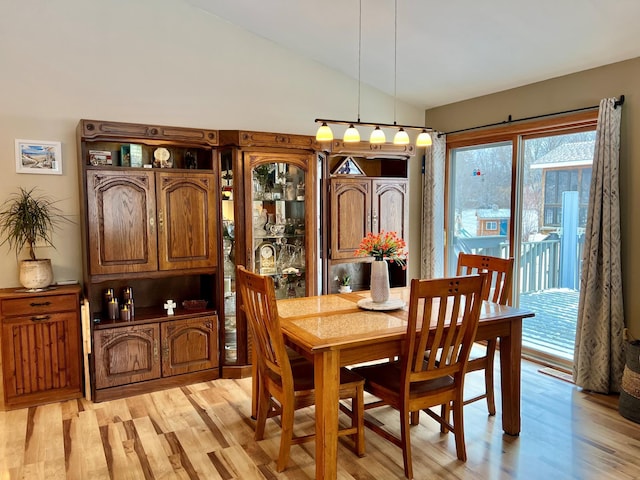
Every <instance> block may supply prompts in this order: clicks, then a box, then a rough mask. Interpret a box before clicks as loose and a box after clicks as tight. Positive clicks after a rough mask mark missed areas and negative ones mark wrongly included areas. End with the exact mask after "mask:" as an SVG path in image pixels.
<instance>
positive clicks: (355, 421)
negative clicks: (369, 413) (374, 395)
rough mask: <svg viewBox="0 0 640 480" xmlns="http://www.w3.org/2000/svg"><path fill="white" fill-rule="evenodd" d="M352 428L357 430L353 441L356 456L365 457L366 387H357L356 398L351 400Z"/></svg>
mask: <svg viewBox="0 0 640 480" xmlns="http://www.w3.org/2000/svg"><path fill="white" fill-rule="evenodd" d="M351 412H352V413H351V427H355V428H356V433H355V435H354V436H353V441H354V443H355V447H356V455H358V456H359V457H364V454H365V451H364V385H359V386H358V387H356V396H355V397H354V398H352V399H351Z"/></svg>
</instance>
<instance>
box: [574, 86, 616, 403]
mask: <svg viewBox="0 0 640 480" xmlns="http://www.w3.org/2000/svg"><path fill="white" fill-rule="evenodd" d="M615 101H616V99H615V98H607V99H604V100H602V101H601V102H600V112H599V114H598V126H597V129H596V147H595V153H594V158H593V170H592V177H591V190H590V193H589V209H588V216H587V225H586V229H585V241H584V254H583V258H582V262H583V263H582V278H581V279H580V301H579V304H578V325H577V331H576V343H575V352H574V366H573V378H574V381H575V383H576V384H577V385H578V386H580V387H582V388H584V389H585V390H592V391H595V392H600V393H613V392H619V391H620V382H621V379H622V372H623V370H624V354H623V342H624V338H623V331H624V317H623V309H622V273H621V263H620V207H619V203H620V202H619V201H620V195H619V193H620V189H619V181H618V179H619V169H618V167H619V157H620V115H621V110H622V108H621V107H616V105H615Z"/></svg>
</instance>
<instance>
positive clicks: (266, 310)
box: [236, 265, 365, 472]
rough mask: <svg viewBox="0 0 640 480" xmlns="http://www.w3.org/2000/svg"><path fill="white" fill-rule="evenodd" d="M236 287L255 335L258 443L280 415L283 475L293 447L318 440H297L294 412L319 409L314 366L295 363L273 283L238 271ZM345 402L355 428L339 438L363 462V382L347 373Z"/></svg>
mask: <svg viewBox="0 0 640 480" xmlns="http://www.w3.org/2000/svg"><path fill="white" fill-rule="evenodd" d="M236 281H237V282H238V289H239V291H240V295H241V306H240V308H241V309H242V310H243V311H244V313H245V315H246V317H247V319H248V322H249V328H250V331H251V334H252V335H253V341H254V347H255V353H256V355H255V358H254V359H253V361H254V362H255V363H257V372H258V375H257V378H256V379H254V380H257V388H258V401H257V420H256V429H255V439H256V440H262V439H263V438H264V430H265V424H266V420H267V418H268V417H273V416H276V415H280V422H281V425H282V432H281V435H280V452H279V454H278V461H277V464H276V469H277V471H278V472H281V471H283V470H284V469H285V467H286V466H287V463H288V461H289V450H290V449H291V445H297V444H300V443H303V442H306V441H311V440H313V439H314V438H315V435H305V436H300V437H295V436H294V435H293V421H294V414H295V410H298V409H300V408H305V407H309V406H312V405H314V404H315V389H314V371H313V363H311V362H310V361H308V360H306V359H305V358H303V357H298V358H296V359H295V361H292V360H290V357H289V354H288V353H287V351H288V349H287V348H286V347H285V343H284V337H283V335H282V331H281V329H280V319H279V317H278V306H277V303H276V297H275V290H274V284H273V280H272V279H271V277H269V276H262V275H258V274H255V273H252V272H249V271H248V270H247V269H245V268H244V267H243V266H242V265H239V266H238V267H237V273H236ZM339 396H340V399H351V409H349V408H347V407H346V406H345V405H344V404H341V405H340V407H341V410H342V411H345V412H346V413H347V414H349V416H350V417H351V426H350V427H348V428H342V429H340V430H339V432H338V435H339V436H345V435H348V436H350V437H351V438H352V440H353V442H354V446H355V449H354V450H355V452H356V454H357V455H358V456H363V455H364V453H365V448H364V379H363V378H362V377H360V376H359V375H357V374H355V373H353V372H351V371H349V370H347V369H344V368H343V369H341V370H340V389H339Z"/></svg>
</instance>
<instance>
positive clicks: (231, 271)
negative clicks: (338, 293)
mask: <svg viewBox="0 0 640 480" xmlns="http://www.w3.org/2000/svg"><path fill="white" fill-rule="evenodd" d="M220 135H221V150H220V162H221V168H220V170H221V192H222V209H221V210H222V224H223V238H224V244H223V257H224V258H223V262H224V297H225V302H224V313H223V318H224V319H225V320H224V339H223V342H224V354H223V365H224V366H223V373H222V375H223V376H226V377H235V376H240V375H246V374H248V372H247V370H243V369H244V368H245V367H247V366H249V365H250V364H251V338H250V337H251V336H250V334H249V331H248V328H247V324H246V319H245V318H244V316H243V315H242V314H241V311H240V308H239V300H240V299H239V298H237V295H236V285H235V269H236V266H237V265H244V266H246V267H247V268H248V269H249V270H251V271H254V272H256V273H259V274H261V275H268V276H270V277H271V278H272V279H273V281H274V286H275V292H276V297H277V298H278V299H281V298H295V297H303V296H308V295H315V294H317V291H318V284H319V280H318V265H319V258H318V251H319V248H318V245H319V243H320V240H319V229H318V226H317V217H318V215H319V202H318V186H317V175H316V172H317V163H318V154H317V153H316V150H315V146H316V144H315V139H314V138H313V137H308V136H302V135H288V134H276V133H264V132H245V131H241V132H239V131H221V132H220Z"/></svg>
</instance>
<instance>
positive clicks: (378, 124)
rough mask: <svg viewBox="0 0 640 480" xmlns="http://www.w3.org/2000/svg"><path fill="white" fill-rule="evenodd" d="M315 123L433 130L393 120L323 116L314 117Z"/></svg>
mask: <svg viewBox="0 0 640 480" xmlns="http://www.w3.org/2000/svg"><path fill="white" fill-rule="evenodd" d="M315 122H316V123H322V122H326V123H332V124H334V125H361V126H363V127H380V128H383V127H389V128H404V129H405V130H406V129H411V130H428V131H433V128H431V127H420V126H417V125H398V124H396V123H395V122H394V123H380V122H376V123H369V122H361V121H359V120H358V121H349V120H328V119H324V118H316V119H315Z"/></svg>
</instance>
